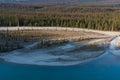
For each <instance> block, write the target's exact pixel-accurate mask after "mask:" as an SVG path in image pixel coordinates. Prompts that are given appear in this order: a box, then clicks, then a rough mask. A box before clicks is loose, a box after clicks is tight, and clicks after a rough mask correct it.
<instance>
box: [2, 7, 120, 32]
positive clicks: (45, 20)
mask: <svg viewBox="0 0 120 80" xmlns="http://www.w3.org/2000/svg"><path fill="white" fill-rule="evenodd" d="M9 11H10V13H7V11H5V10H4V11H3V12H2V13H0V26H60V27H76V28H89V29H97V30H108V31H119V30H120V12H119V9H114V8H101V7H97V8H94V7H79V6H77V7H76V6H75V7H73V6H71V7H68V6H67V7H66V6H65V7H64V6H60V7H59V6H58V7H56V6H55V7H53V6H52V7H50V8H47V9H46V8H45V9H40V10H9Z"/></svg>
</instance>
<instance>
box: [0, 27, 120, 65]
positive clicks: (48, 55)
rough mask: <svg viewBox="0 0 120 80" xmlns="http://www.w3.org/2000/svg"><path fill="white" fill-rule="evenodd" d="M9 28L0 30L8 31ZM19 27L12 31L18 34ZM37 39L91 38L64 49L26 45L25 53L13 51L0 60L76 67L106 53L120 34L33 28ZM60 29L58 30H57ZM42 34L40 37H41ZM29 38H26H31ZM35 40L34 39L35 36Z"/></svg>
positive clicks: (59, 46) (66, 45) (0, 56)
mask: <svg viewBox="0 0 120 80" xmlns="http://www.w3.org/2000/svg"><path fill="white" fill-rule="evenodd" d="M5 29H6V28H0V30H1V31H2V30H5ZM17 29H18V28H16V27H12V28H11V27H9V30H17ZM19 29H21V30H23V29H24V30H28V33H29V34H31V33H32V31H31V30H30V31H29V29H33V27H24V28H23V27H19ZM36 29H40V30H38V32H36V34H37V36H41V37H42V39H57V38H73V37H81V36H82V37H84V38H85V37H88V38H90V39H85V40H82V41H80V42H69V43H65V44H61V45H56V46H51V47H45V48H35V47H36V46H37V44H39V42H33V43H31V44H26V45H25V46H26V47H24V48H23V49H19V50H14V51H11V52H7V53H3V54H1V55H0V58H1V59H4V60H5V61H7V62H12V63H19V64H31V65H47V66H69V65H77V64H80V63H82V62H85V61H88V60H91V59H94V58H96V57H98V56H100V55H102V54H104V52H105V51H106V49H107V47H108V46H109V45H110V42H111V40H112V39H113V38H114V37H115V36H116V35H119V34H118V33H119V32H106V31H96V30H88V29H78V28H74V30H73V28H67V31H66V28H61V27H59V28H58V27H57V28H56V27H52V28H49V27H39V28H38V27H34V30H36ZM56 29H57V30H56ZM38 33H40V34H38ZM29 34H27V35H29ZM32 37H34V36H32Z"/></svg>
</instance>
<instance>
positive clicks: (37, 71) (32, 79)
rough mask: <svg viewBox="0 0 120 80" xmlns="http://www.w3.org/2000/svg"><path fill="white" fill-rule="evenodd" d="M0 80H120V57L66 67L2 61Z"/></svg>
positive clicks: (103, 58) (105, 57)
mask: <svg viewBox="0 0 120 80" xmlns="http://www.w3.org/2000/svg"><path fill="white" fill-rule="evenodd" d="M0 80H120V56H115V55H112V54H110V53H109V54H107V55H104V56H103V57H101V58H98V59H95V60H92V61H89V62H86V63H82V64H79V65H75V66H66V67H65V66H64V67H62V66H61V67H50V66H35V65H20V64H12V63H7V62H3V61H0Z"/></svg>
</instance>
